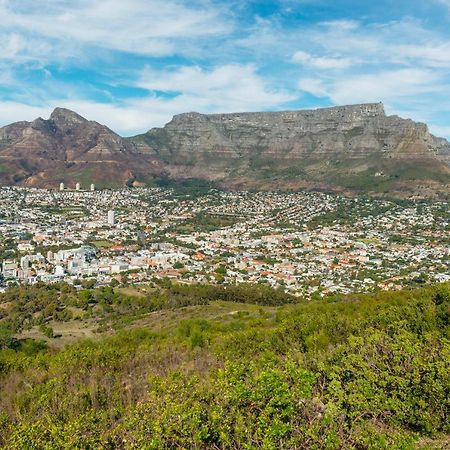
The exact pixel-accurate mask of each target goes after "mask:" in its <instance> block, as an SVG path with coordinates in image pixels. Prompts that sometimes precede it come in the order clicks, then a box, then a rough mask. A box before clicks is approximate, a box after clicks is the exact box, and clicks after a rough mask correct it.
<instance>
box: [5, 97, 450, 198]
mask: <svg viewBox="0 0 450 450" xmlns="http://www.w3.org/2000/svg"><path fill="white" fill-rule="evenodd" d="M158 178H165V179H167V178H169V179H174V180H185V179H190V178H196V179H204V180H209V181H214V182H216V183H218V184H219V185H221V186H223V187H226V188H246V189H252V188H254V189H281V190H287V189H299V188H312V189H325V190H336V191H344V192H351V191H359V192H370V193H376V194H380V193H389V194H394V195H419V196H428V195H433V194H435V193H439V194H444V195H446V194H448V193H450V143H449V142H447V141H446V140H445V139H439V138H436V137H434V136H433V135H431V134H430V133H429V132H428V129H427V126H426V125H425V124H422V123H416V122H413V121H412V120H408V119H402V118H400V117H397V116H386V114H385V112H384V108H383V105H382V104H381V103H378V104H364V105H352V106H342V107H333V108H324V109H317V110H304V111H282V112H263V113H235V114H209V115H205V114H199V113H185V114H180V115H177V116H174V118H173V119H172V120H171V121H170V122H169V123H168V124H166V125H165V126H164V127H163V128H154V129H151V130H150V131H148V132H147V133H145V134H142V135H139V136H135V137H132V138H121V137H120V136H119V135H117V134H116V133H114V132H113V131H111V130H110V129H109V128H107V127H105V126H103V125H100V124H99V123H97V122H93V121H88V120H86V119H84V118H82V117H81V116H79V115H78V114H76V113H74V112H72V111H69V110H66V109H62V108H57V109H55V111H54V112H53V113H52V115H51V116H50V118H49V119H48V120H44V119H41V118H39V119H36V120H35V121H33V122H17V123H15V124H12V125H8V126H6V127H4V128H0V184H22V185H30V186H47V187H50V186H57V185H58V183H59V182H61V181H64V182H66V183H67V184H68V185H74V184H75V183H76V182H77V181H80V182H82V183H90V182H94V183H96V184H98V185H99V186H120V185H124V184H131V183H135V184H139V183H142V184H147V183H152V182H154V181H155V180H157V179H158Z"/></svg>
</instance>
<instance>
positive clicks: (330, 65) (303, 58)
mask: <svg viewBox="0 0 450 450" xmlns="http://www.w3.org/2000/svg"><path fill="white" fill-rule="evenodd" d="M292 60H293V61H294V62H296V63H299V64H303V65H306V66H310V67H313V68H315V69H319V70H321V69H325V70H327V69H346V68H348V67H350V66H352V65H353V64H355V63H356V61H353V60H352V59H350V58H340V57H324V56H320V57H315V56H312V55H311V54H309V53H308V52H304V51H302V50H299V51H298V52H295V53H294V55H293V56H292Z"/></svg>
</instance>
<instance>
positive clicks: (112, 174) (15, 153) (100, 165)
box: [0, 108, 161, 186]
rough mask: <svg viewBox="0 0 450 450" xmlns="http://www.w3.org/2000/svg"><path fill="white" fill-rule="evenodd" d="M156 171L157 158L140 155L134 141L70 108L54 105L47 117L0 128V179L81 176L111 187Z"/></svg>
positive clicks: (51, 182) (45, 181) (36, 181)
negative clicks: (136, 175)
mask: <svg viewBox="0 0 450 450" xmlns="http://www.w3.org/2000/svg"><path fill="white" fill-rule="evenodd" d="M157 165H158V163H157V162H156V166H157ZM154 170H155V161H154V160H152V159H151V158H148V157H145V158H144V157H143V155H142V154H141V152H140V151H138V150H137V148H136V146H135V144H134V143H133V142H132V141H130V140H127V139H123V138H121V137H120V136H119V135H118V134H116V133H114V132H113V131H112V130H110V129H109V128H107V127H106V126H104V125H100V124H99V123H97V122H93V121H89V120H86V119H84V118H83V117H81V116H79V115H78V114H76V113H75V112H73V111H70V110H68V109H64V108H56V109H55V110H54V111H53V113H52V114H51V116H50V118H49V119H48V120H44V119H42V118H38V119H36V120H34V121H33V122H17V123H13V124H11V125H8V126H6V127H4V128H0V183H1V184H21V185H27V186H56V185H57V184H59V183H60V182H62V181H64V182H67V183H69V184H70V183H72V184H73V185H74V184H75V183H76V182H77V181H80V182H82V183H85V184H88V183H90V182H95V183H98V184H100V185H103V186H109V185H111V186H114V185H123V184H125V183H127V182H132V181H133V180H134V179H135V174H136V173H138V174H139V175H142V176H143V175H146V174H148V173H152V172H153V171H154ZM160 172H161V169H158V170H157V173H160Z"/></svg>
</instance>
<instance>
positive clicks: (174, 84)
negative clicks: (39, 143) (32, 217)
mask: <svg viewBox="0 0 450 450" xmlns="http://www.w3.org/2000/svg"><path fill="white" fill-rule="evenodd" d="M137 85H138V86H140V87H143V88H145V89H148V90H149V91H155V90H157V91H165V92H168V93H170V92H171V93H173V95H169V96H167V95H166V96H164V95H156V94H155V93H154V92H149V95H147V96H145V97H141V98H134V99H128V100H125V101H123V102H120V103H114V104H113V103H100V102H94V101H89V100H79V99H76V98H72V99H57V98H54V99H52V100H49V101H47V102H46V105H45V106H43V107H42V108H36V107H30V106H26V105H20V104H18V103H16V104H14V105H6V104H4V107H3V108H2V104H1V103H0V108H2V112H3V114H0V123H5V124H6V123H9V122H12V121H14V120H24V119H27V120H32V119H33V118H35V117H37V115H42V114H43V113H44V114H45V113H48V112H49V111H50V110H51V109H53V108H54V107H56V106H62V107H66V108H69V109H72V110H74V111H76V112H78V113H79V114H81V115H82V116H84V117H86V118H88V119H91V120H96V121H98V122H100V123H103V124H106V125H108V126H109V127H110V128H112V129H113V130H114V131H116V132H119V133H122V134H125V135H132V134H136V133H141V132H143V131H144V130H147V129H149V128H151V127H155V126H163V125H164V124H165V123H167V122H168V121H169V120H170V119H171V118H172V116H173V115H174V114H179V113H183V112H187V111H198V112H201V113H215V112H236V111H259V110H264V109H276V108H278V107H279V106H280V105H282V104H283V103H285V102H288V101H290V100H293V99H294V98H295V96H294V95H292V94H290V93H288V92H285V91H280V90H271V89H269V88H268V86H267V85H266V83H265V82H264V80H263V79H262V78H261V77H260V76H259V75H258V74H257V73H256V69H255V67H254V66H252V65H225V66H218V67H216V68H214V69H212V70H209V71H206V70H202V69H200V68H199V67H181V68H179V69H177V70H173V71H154V70H151V69H146V70H144V71H143V72H142V74H141V78H140V80H139V81H138V82H137ZM30 116H31V117H30Z"/></svg>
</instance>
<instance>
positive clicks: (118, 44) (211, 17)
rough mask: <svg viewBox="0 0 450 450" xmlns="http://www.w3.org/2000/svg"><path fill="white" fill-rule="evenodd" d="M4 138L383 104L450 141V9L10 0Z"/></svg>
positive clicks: (309, 2)
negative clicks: (86, 122) (28, 125)
mask: <svg viewBox="0 0 450 450" xmlns="http://www.w3.org/2000/svg"><path fill="white" fill-rule="evenodd" d="M0 17H1V21H0V43H1V45H0V126H1V125H6V124H8V123H10V122H13V121H17V120H32V119H34V118H36V117H38V116H42V117H48V116H49V114H50V112H51V111H52V110H53V108H55V107H56V106H63V107H67V108H70V109H73V110H75V111H77V112H79V113H80V114H82V115H83V116H85V117H87V118H89V119H92V120H97V121H98V122H101V123H105V124H107V125H108V126H110V127H111V128H113V129H114V130H115V131H117V132H119V133H121V134H123V135H132V134H136V133H139V132H144V131H146V130H148V129H149V128H151V127H154V126H162V125H163V124H164V123H166V122H168V121H169V120H170V119H171V117H172V116H173V115H174V114H178V113H181V112H186V111H199V112H204V113H208V112H235V111H259V110H266V111H276V110H284V109H303V108H315V107H323V106H332V105H339V104H352V103H364V102H378V101H382V102H383V103H384V104H385V108H386V112H387V113H388V114H398V115H401V116H403V117H410V118H412V119H414V120H419V121H423V122H426V123H428V125H429V126H430V129H431V130H432V132H434V133H435V134H437V135H440V136H445V137H450V0H427V1H423V0H421V1H418V0H409V1H406V0H395V1H393V0H390V1H387V0H378V1H377V2H373V1H368V0H367V1H366V0H359V1H358V0H274V1H268V0H267V1H266V0H261V1H257V0H224V1H219V0H216V1H215V0H190V1H188V0H186V1H184V0H127V1H124V0H97V1H93V0H75V1H74V0H40V1H38V2H37V1H35V0H21V1H20V2H19V1H16V0H0Z"/></svg>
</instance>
